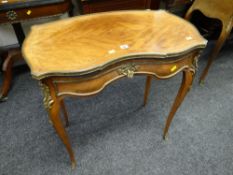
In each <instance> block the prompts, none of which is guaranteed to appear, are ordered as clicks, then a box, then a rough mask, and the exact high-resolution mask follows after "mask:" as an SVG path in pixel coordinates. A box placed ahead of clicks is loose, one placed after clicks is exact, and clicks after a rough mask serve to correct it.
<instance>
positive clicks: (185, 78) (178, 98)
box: [163, 69, 194, 139]
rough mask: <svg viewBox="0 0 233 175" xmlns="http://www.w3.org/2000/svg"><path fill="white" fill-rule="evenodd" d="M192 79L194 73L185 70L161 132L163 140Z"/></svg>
mask: <svg viewBox="0 0 233 175" xmlns="http://www.w3.org/2000/svg"><path fill="white" fill-rule="evenodd" d="M193 77H194V72H193V71H191V70H189V69H186V70H184V71H183V79H182V84H181V86H180V89H179V92H178V94H177V96H176V99H175V101H174V103H173V105H172V108H171V111H170V113H169V115H168V118H167V121H166V125H165V128H164V132H163V139H166V136H167V133H168V129H169V127H170V124H171V122H172V119H173V117H174V115H175V113H176V111H177V109H178V108H179V106H180V105H181V103H182V102H183V100H184V98H185V96H186V94H187V93H188V91H189V89H190V87H191V86H192V82H193Z"/></svg>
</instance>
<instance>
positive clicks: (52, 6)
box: [0, 0, 73, 101]
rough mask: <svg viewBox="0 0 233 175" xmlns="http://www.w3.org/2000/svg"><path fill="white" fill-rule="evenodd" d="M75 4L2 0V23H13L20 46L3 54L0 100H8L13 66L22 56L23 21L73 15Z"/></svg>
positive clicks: (51, 0) (50, 0)
mask: <svg viewBox="0 0 233 175" xmlns="http://www.w3.org/2000/svg"><path fill="white" fill-rule="evenodd" d="M72 10H73V5H72V3H71V1H70V0H22V1H18V0H7V1H0V24H12V26H13V29H14V31H15V34H16V37H17V39H18V42H19V45H20V48H13V49H10V50H8V51H7V53H4V54H2V58H3V67H2V71H3V85H2V88H1V92H0V101H4V100H6V97H7V94H8V91H9V89H10V85H11V80H12V66H13V64H14V62H15V61H16V60H18V59H20V58H21V59H22V57H21V53H20V52H21V51H20V50H21V45H22V43H23V41H24V38H25V34H24V32H23V29H22V26H21V22H23V21H27V20H31V19H37V18H42V17H50V16H56V15H61V14H63V13H66V12H68V13H69V15H70V16H73V12H72Z"/></svg>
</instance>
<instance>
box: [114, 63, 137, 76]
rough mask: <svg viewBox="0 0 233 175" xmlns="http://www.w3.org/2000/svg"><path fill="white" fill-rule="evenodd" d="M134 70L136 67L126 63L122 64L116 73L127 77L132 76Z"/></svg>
mask: <svg viewBox="0 0 233 175" xmlns="http://www.w3.org/2000/svg"><path fill="white" fill-rule="evenodd" d="M135 71H137V67H136V66H135V65H134V64H127V65H124V66H122V67H121V68H120V69H119V70H118V73H119V74H120V75H126V76H127V77H128V78H133V76H134V73H135Z"/></svg>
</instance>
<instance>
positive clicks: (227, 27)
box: [200, 21, 232, 83]
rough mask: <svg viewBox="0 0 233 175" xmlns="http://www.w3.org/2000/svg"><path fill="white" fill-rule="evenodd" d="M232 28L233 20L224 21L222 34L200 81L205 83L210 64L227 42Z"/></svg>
mask: <svg viewBox="0 0 233 175" xmlns="http://www.w3.org/2000/svg"><path fill="white" fill-rule="evenodd" d="M231 29H232V21H229V22H228V23H223V27H222V31H221V34H220V36H219V38H218V40H217V42H216V44H215V47H214V49H213V51H212V52H211V55H210V56H209V58H208V62H207V65H206V67H205V69H204V71H203V72H202V74H201V77H200V83H204V80H205V77H206V75H207V74H208V71H209V69H210V66H211V65H212V63H213V61H214V59H215V58H216V57H217V55H218V53H219V51H220V50H221V48H222V46H223V44H224V43H225V41H226V39H227V38H228V36H229V35H230V33H231Z"/></svg>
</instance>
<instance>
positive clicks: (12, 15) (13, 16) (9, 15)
mask: <svg viewBox="0 0 233 175" xmlns="http://www.w3.org/2000/svg"><path fill="white" fill-rule="evenodd" d="M6 17H7V18H8V19H9V20H15V19H16V18H17V13H16V12H15V11H13V10H11V11H8V12H6Z"/></svg>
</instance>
